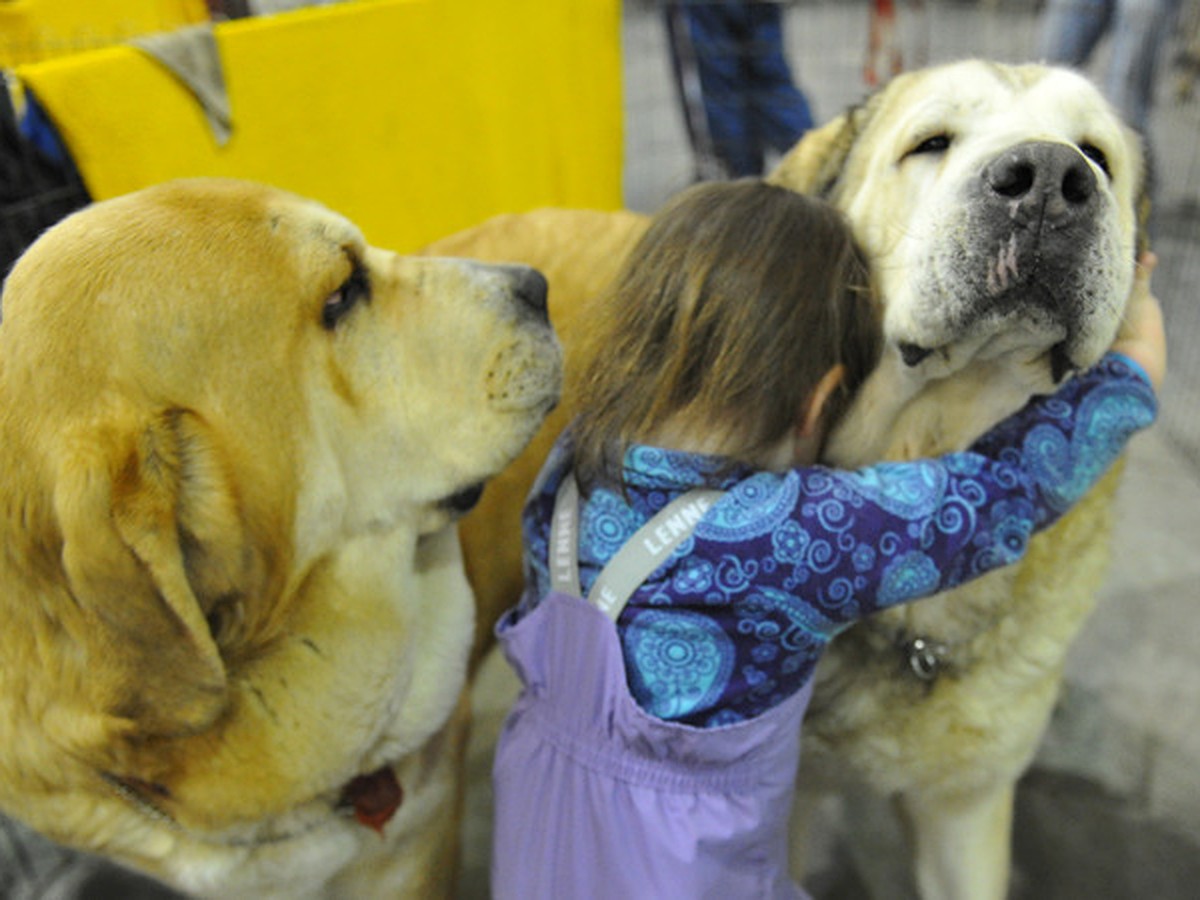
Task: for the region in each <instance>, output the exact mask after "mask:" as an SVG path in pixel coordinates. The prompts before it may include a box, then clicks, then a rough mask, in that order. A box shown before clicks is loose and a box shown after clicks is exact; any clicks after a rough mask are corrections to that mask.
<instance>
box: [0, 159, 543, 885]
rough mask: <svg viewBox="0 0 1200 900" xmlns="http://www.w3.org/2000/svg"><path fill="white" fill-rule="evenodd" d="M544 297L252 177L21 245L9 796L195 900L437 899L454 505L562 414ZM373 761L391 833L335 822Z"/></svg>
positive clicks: (5, 366) (461, 664)
mask: <svg viewBox="0 0 1200 900" xmlns="http://www.w3.org/2000/svg"><path fill="white" fill-rule="evenodd" d="M356 270H357V271H358V273H359V274H358V275H357V276H355V275H354V274H353V273H355V271H356ZM363 285H368V287H367V289H366V292H365V293H363V294H362V295H361V299H359V300H358V302H357V303H354V304H352V305H351V304H350V303H349V302H348V301H347V298H349V297H352V296H355V294H354V292H355V290H356V289H357V287H362V286H363ZM531 286H532V291H531V290H530V288H531ZM538 286H539V285H538V279H537V276H536V274H535V273H531V272H529V271H528V270H526V269H515V268H500V267H494V266H490V267H489V266H482V265H479V264H475V263H468V262H465V261H461V260H436V259H426V258H417V257H401V256H397V255H395V254H392V253H389V252H386V251H383V250H379V249H376V248H373V247H370V246H368V245H367V244H366V243H365V241H364V239H363V236H362V235H361V234H360V233H359V231H358V230H357V229H356V228H355V227H354V226H353V225H352V224H351V223H350V222H349V221H347V220H346V219H344V218H343V217H341V216H338V215H336V214H334V213H332V212H329V211H328V210H326V209H324V208H323V207H321V206H319V205H318V204H316V203H313V202H310V201H307V200H303V199H301V198H297V197H294V196H292V195H289V194H285V193H283V192H280V191H276V190H273V189H270V188H266V187H263V186H259V185H252V184H247V183H244V182H236V181H222V180H197V181H189V182H180V183H172V184H168V185H163V186H159V187H156V188H151V189H148V190H146V191H142V192H138V193H135V194H131V195H128V196H126V197H122V198H118V199H115V200H111V201H107V202H104V203H100V204H96V205H95V206H93V207H91V208H89V209H87V210H85V211H83V212H81V213H78V214H76V215H74V216H72V217H70V218H68V219H66V220H64V221H63V222H62V223H60V224H59V225H57V226H56V227H54V228H53V229H51V230H50V231H49V232H48V233H47V234H46V235H44V236H43V237H42V238H41V239H40V240H39V241H38V242H37V243H35V245H34V246H33V247H32V248H31V249H30V250H29V251H28V253H27V254H26V255H25V256H24V257H23V258H22V259H21V260H20V261H19V262H18V263H17V265H16V266H15V268H14V270H13V272H12V274H11V276H10V277H9V278H8V280H7V282H6V286H5V292H4V295H3V326H2V327H0V457H2V458H0V529H2V530H3V545H4V552H3V555H0V607H2V609H3V620H4V628H3V629H2V630H0V648H2V655H3V658H4V665H3V667H2V668H0V728H2V729H3V735H4V739H3V741H0V807H2V808H3V809H4V810H5V811H6V812H7V813H9V814H10V815H13V816H15V817H17V818H20V819H22V820H24V821H25V822H27V823H28V824H30V825H32V826H33V827H35V828H37V829H39V830H40V831H42V832H44V833H45V834H47V835H49V836H50V837H52V838H55V839H57V840H60V841H63V842H65V843H67V844H70V845H73V846H76V847H80V848H82V849H85V850H90V851H94V852H98V853H102V854H105V855H108V856H110V857H112V858H115V859H117V860H119V861H122V862H125V863H127V864H129V865H132V866H135V867H137V868H140V869H143V870H145V871H147V872H150V873H151V874H154V875H156V876H158V877H159V878H162V879H164V880H166V881H168V882H170V883H172V884H174V885H175V886H177V887H179V888H182V889H184V890H185V891H188V892H192V893H195V894H198V895H211V896H220V897H234V896H239V897H249V896H254V897H269V896H279V897H289V898H295V897H308V896H336V897H346V896H361V897H367V896H370V897H380V896H396V897H399V896H411V897H421V898H426V897H435V896H450V895H451V893H452V879H453V872H454V865H455V863H454V855H455V839H456V835H457V829H458V815H457V809H458V804H459V792H460V785H459V783H458V770H459V768H460V758H461V754H462V749H463V741H464V739H465V724H466V707H465V705H464V703H463V691H462V688H463V685H464V682H465V675H466V665H467V658H468V653H469V649H470V641H471V635H472V633H473V631H472V629H473V624H474V617H473V608H472V602H471V596H470V592H469V588H468V585H467V582H466V579H465V576H464V572H463V570H462V560H461V555H460V550H459V546H458V542H457V540H456V535H455V531H454V528H453V525H452V522H453V519H454V516H455V511H454V510H455V507H454V504H453V503H448V502H447V498H452V497H454V496H455V495H457V494H459V492H462V491H463V490H464V489H466V488H469V487H471V486H473V485H476V484H477V483H478V482H480V481H482V480H483V479H485V478H488V477H490V476H491V475H493V474H494V473H495V472H496V471H498V470H499V469H500V468H501V467H503V466H504V465H505V464H506V463H507V462H509V460H510V459H511V458H512V457H513V456H514V455H515V454H516V453H517V452H518V451H519V450H520V449H521V448H522V447H523V446H524V445H525V443H526V441H527V440H528V439H529V438H530V436H531V435H532V434H533V432H534V430H535V429H536V428H537V426H538V424H539V423H540V422H541V419H542V417H543V415H544V414H545V413H546V411H547V410H548V409H549V408H550V407H551V406H552V405H553V403H554V402H555V401H556V399H557V395H558V391H559V385H560V377H561V356H560V351H559V348H558V345H557V342H556V341H555V339H554V336H553V333H552V332H551V330H550V328H549V326H548V324H547V322H546V320H545V317H544V311H543V310H539V309H538V308H537V305H538V303H539V302H540V300H539V299H537V296H536V295H538V290H537V288H538ZM339 291H342V293H340V294H339V293H338V292H339ZM531 293H532V294H533V295H535V299H534V300H532V301H531V300H530V299H529V297H530V294H531ZM339 298H340V299H341V300H342V301H343V303H344V305H343V310H344V315H342V316H340V318H338V319H337V321H336V323H335V324H331V323H332V320H330V322H325V321H323V315H325V313H324V312H323V310H324V309H325V306H326V304H327V303H329V302H330V301H333V302H335V303H336V302H337V301H338V300H339ZM384 765H390V766H392V768H393V769H394V771H395V773H396V776H397V779H398V781H399V783H400V785H401V788H402V789H403V791H404V799H403V802H402V803H401V805H400V807H399V810H398V811H397V812H396V814H395V816H394V818H392V819H391V821H390V822H388V823H387V825H386V828H385V829H384V831H383V834H382V837H381V836H380V835H377V834H375V833H374V832H373V831H372V830H370V829H369V828H367V827H364V825H362V824H359V823H358V822H356V821H355V820H354V818H353V817H352V815H351V814H350V812H351V811H347V810H339V809H337V808H336V807H337V805H338V802H339V798H340V797H341V795H342V791H343V788H344V786H345V785H346V784H347V783H348V782H349V781H350V780H351V779H352V778H354V777H355V776H357V775H359V774H362V773H368V772H372V771H375V770H378V769H380V767H382V766H384Z"/></svg>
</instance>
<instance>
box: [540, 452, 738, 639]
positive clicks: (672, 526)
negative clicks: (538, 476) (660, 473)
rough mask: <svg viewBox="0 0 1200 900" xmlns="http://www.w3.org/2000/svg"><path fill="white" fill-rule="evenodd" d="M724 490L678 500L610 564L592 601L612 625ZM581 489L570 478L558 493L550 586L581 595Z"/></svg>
mask: <svg viewBox="0 0 1200 900" xmlns="http://www.w3.org/2000/svg"><path fill="white" fill-rule="evenodd" d="M723 493H724V492H723V491H715V490H704V489H697V490H694V491H688V492H687V493H685V494H681V495H680V496H678V497H676V498H675V499H674V500H672V501H671V502H670V503H668V504H667V505H666V506H664V507H663V508H662V509H660V510H659V511H658V512H657V513H655V514H654V515H653V516H652V517H651V518H650V520H649V521H647V522H646V524H645V525H643V526H642V527H641V528H639V529H638V530H637V531H636V532H634V534H633V537H631V538H630V539H629V540H628V541H626V542H625V544H624V545H623V546H622V547H621V549H620V550H618V551H617V552H616V554H615V555H614V556H613V558H612V559H610V560H609V561H608V565H606V566H605V567H604V568H603V570H601V572H600V574H599V575H597V576H596V581H595V583H594V584H593V585H592V589H591V590H590V591H589V592H588V602H589V603H591V604H592V605H593V606H595V607H596V608H597V609H599V610H600V611H601V612H602V613H604V614H605V615H606V616H608V618H609V619H611V620H613V621H614V622H615V621H616V620H617V617H618V616H619V615H620V614H621V610H623V609H624V608H625V604H626V603H628V602H629V598H630V597H632V596H633V592H634V591H636V590H637V589H638V587H639V586H640V585H641V584H642V582H644V581H645V580H646V578H647V577H649V576H650V574H651V573H652V572H654V570H655V569H657V568H658V567H659V566H661V565H662V564H663V563H664V562H666V561H667V559H668V558H669V557H670V555H671V554H672V553H674V552H675V550H676V549H678V548H679V546H680V545H681V544H682V543H683V542H684V541H686V540H687V539H688V538H689V537H691V535H692V532H693V531H695V530H696V525H697V524H698V523H699V521H700V520H701V519H702V518H703V517H704V514H705V513H706V512H708V510H709V508H711V507H712V505H713V504H714V503H716V502H717V500H718V499H720V497H721V496H722V494H723ZM578 522H579V488H578V487H577V486H576V484H575V477H574V476H573V475H571V474H568V475H567V476H566V477H564V478H563V483H562V485H561V486H560V487H559V489H558V499H557V502H556V503H555V507H554V518H553V519H552V520H551V525H550V583H551V586H552V587H553V588H554V589H555V590H559V591H562V592H563V593H569V594H573V595H574V596H579V595H580V594H581V593H582V592H581V591H580V588H579V564H578V546H579V538H578V535H577V533H576V532H577V530H578Z"/></svg>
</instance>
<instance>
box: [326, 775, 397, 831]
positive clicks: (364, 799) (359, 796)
mask: <svg viewBox="0 0 1200 900" xmlns="http://www.w3.org/2000/svg"><path fill="white" fill-rule="evenodd" d="M403 799H404V791H403V790H401V788H400V783H399V782H398V781H396V776H395V774H394V773H393V772H392V769H391V766H384V767H383V768H382V769H377V770H376V771H374V772H371V773H370V774H367V775H359V776H358V777H357V778H355V779H353V780H352V781H351V782H350V783H349V784H347V785H346V786H345V788H343V789H342V799H341V802H340V803H339V804H338V805H339V806H342V807H346V808H353V809H354V818H355V819H357V820H358V821H359V822H360V823H361V824H363V825H366V826H367V827H368V828H373V829H375V831H378V832H379V833H380V835H382V834H383V826H384V825H386V824H387V823H388V821H389V820H390V819H391V818H392V816H394V815H395V814H396V810H397V809H398V808H399V807H400V801H401V800H403Z"/></svg>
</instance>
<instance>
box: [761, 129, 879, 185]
mask: <svg viewBox="0 0 1200 900" xmlns="http://www.w3.org/2000/svg"><path fill="white" fill-rule="evenodd" d="M857 119H858V116H857V112H856V110H850V111H849V112H846V113H844V114H843V115H840V116H838V117H837V118H836V119H834V120H833V121H831V122H829V123H827V124H825V125H822V126H821V127H820V128H817V129H815V130H813V131H809V132H807V133H806V134H805V135H804V136H803V137H802V138H800V141H799V143H797V144H796V146H795V147H793V148H792V149H791V150H789V151H788V152H787V154H786V155H785V156H784V157H783V159H781V160H780V161H779V164H778V165H777V166H776V167H775V169H774V171H772V172H771V173H770V174H769V175H768V176H767V181H769V182H770V183H771V184H777V185H779V186H780V187H785V188H789V189H791V190H793V191H797V192H799V193H801V194H815V195H817V196H821V197H824V196H828V195H829V193H830V192H831V191H832V190H833V188H834V185H835V184H836V183H837V180H838V177H839V176H840V175H841V172H842V167H843V166H844V165H845V162H846V157H847V156H848V155H849V153H850V148H851V147H852V146H853V145H854V139H855V135H856V134H857V131H858V128H857V125H856V124H855V123H856V121H857Z"/></svg>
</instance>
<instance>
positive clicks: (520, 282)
mask: <svg viewBox="0 0 1200 900" xmlns="http://www.w3.org/2000/svg"><path fill="white" fill-rule="evenodd" d="M511 277H512V280H513V293H514V294H515V295H516V297H517V299H518V300H520V301H521V302H522V303H524V304H525V305H526V306H527V307H529V308H530V309H531V310H533V311H534V312H535V313H537V314H538V315H539V316H541V317H542V318H543V319H544V318H546V317H547V316H548V315H549V310H548V308H547V306H546V295H547V293H548V292H549V287H548V285H547V284H546V276H544V275H543V274H542V273H541V272H539V271H538V270H537V269H531V268H529V267H528V266H513V267H512V269H511Z"/></svg>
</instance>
